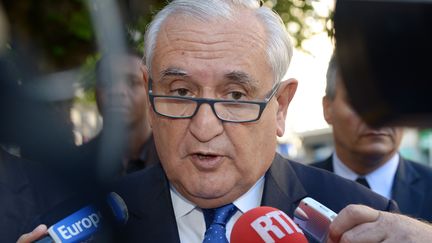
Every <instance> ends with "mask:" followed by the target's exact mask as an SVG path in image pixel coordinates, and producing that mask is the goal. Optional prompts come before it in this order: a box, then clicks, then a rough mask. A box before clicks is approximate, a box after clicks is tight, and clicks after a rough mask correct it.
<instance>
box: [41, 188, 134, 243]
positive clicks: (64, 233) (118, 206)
mask: <svg viewBox="0 0 432 243" xmlns="http://www.w3.org/2000/svg"><path fill="white" fill-rule="evenodd" d="M106 204H108V208H109V210H104V209H103V207H102V208H101V207H97V206H96V205H87V206H85V207H83V208H81V209H80V210H78V211H76V212H74V213H73V214H71V215H69V216H67V217H66V218H64V219H62V220H60V221H58V222H57V223H55V224H54V225H52V226H51V227H49V228H48V233H49V235H48V236H46V237H44V238H42V239H40V240H38V241H36V242H35V243H52V242H54V243H60V242H61V243H64V242H67V243H72V242H82V241H85V240H88V239H90V238H91V237H92V236H93V235H94V234H95V233H96V232H98V231H100V230H101V229H102V227H103V225H104V224H106V223H107V219H106V218H105V217H110V218H112V219H113V220H114V221H115V222H116V223H120V224H125V223H126V222H127V220H128V218H129V213H128V210H127V207H126V204H125V202H124V201H123V199H122V198H121V197H120V196H119V195H118V194H117V193H115V192H111V193H109V194H108V196H107V198H106ZM105 211H110V212H105Z"/></svg>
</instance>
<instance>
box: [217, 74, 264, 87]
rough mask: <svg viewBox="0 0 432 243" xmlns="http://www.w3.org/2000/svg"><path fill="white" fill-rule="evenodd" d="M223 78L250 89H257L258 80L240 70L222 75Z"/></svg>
mask: <svg viewBox="0 0 432 243" xmlns="http://www.w3.org/2000/svg"><path fill="white" fill-rule="evenodd" d="M224 77H225V79H227V80H230V81H233V82H236V83H239V84H242V85H245V86H247V87H248V88H249V89H250V90H251V91H253V92H255V91H256V90H257V89H258V84H259V82H258V80H256V79H254V78H252V77H251V76H250V75H249V74H247V73H245V72H242V71H232V72H229V73H227V74H225V75H224Z"/></svg>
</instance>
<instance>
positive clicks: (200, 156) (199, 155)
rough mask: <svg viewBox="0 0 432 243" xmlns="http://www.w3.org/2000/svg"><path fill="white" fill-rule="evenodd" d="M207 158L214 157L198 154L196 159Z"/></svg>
mask: <svg viewBox="0 0 432 243" xmlns="http://www.w3.org/2000/svg"><path fill="white" fill-rule="evenodd" d="M209 157H214V155H210V154H209V155H205V154H198V158H199V159H207V158H209Z"/></svg>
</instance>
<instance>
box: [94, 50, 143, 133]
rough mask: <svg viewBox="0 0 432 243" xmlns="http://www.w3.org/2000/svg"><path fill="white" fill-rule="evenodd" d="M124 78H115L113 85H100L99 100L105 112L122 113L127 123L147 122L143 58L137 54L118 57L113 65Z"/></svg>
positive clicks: (98, 90) (97, 90)
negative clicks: (142, 68) (136, 55)
mask: <svg viewBox="0 0 432 243" xmlns="http://www.w3.org/2000/svg"><path fill="white" fill-rule="evenodd" d="M112 66H113V68H116V69H117V70H116V72H118V74H120V77H122V78H123V79H122V80H114V84H113V85H104V84H103V82H101V85H98V87H97V89H96V92H97V99H98V100H97V101H98V105H99V107H100V110H101V111H103V112H116V113H119V114H121V115H122V116H123V117H124V118H125V121H126V125H128V126H134V125H137V124H139V123H143V122H146V119H147V118H146V106H147V105H146V104H147V95H146V89H145V83H144V80H143V78H142V72H141V67H142V66H141V60H140V59H139V58H138V57H135V56H127V57H124V58H118V60H116V63H115V64H114V65H112Z"/></svg>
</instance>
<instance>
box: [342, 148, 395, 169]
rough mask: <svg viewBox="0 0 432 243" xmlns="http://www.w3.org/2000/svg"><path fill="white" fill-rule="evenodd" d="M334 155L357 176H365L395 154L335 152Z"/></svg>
mask: <svg viewBox="0 0 432 243" xmlns="http://www.w3.org/2000/svg"><path fill="white" fill-rule="evenodd" d="M336 154H337V156H338V157H339V159H340V160H341V162H342V163H343V164H345V165H346V166H347V167H348V168H350V169H351V170H352V171H354V172H355V173H357V174H358V175H367V174H369V173H371V172H373V171H374V170H376V169H378V168H379V167H381V166H382V165H383V164H385V163H387V161H389V160H390V159H391V158H392V157H393V156H394V154H395V153H391V154H385V155H382V154H369V155H364V154H358V153H343V152H341V151H337V150H336Z"/></svg>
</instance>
